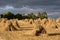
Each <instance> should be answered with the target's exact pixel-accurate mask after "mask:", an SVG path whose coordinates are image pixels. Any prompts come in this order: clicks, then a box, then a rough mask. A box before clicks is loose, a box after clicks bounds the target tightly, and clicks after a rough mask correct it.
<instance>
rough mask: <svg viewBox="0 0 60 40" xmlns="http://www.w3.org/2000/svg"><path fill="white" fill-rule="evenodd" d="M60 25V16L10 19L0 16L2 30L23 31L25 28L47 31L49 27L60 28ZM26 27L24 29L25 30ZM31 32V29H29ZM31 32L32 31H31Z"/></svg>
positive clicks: (0, 28)
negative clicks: (56, 17) (54, 17)
mask: <svg viewBox="0 0 60 40" xmlns="http://www.w3.org/2000/svg"><path fill="white" fill-rule="evenodd" d="M59 27H60V18H58V19H52V18H48V19H42V20H41V19H40V18H39V19H36V20H32V19H24V20H18V19H10V20H8V19H7V18H0V31H22V30H23V29H24V28H25V29H30V30H32V31H31V32H33V31H34V33H35V32H37V33H46V32H47V31H48V30H49V29H58V28H59ZM25 29H24V30H25ZM29 32H30V31H29ZM31 32H30V33H31ZM37 33H36V35H37Z"/></svg>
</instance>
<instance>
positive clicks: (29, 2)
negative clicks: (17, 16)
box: [0, 0, 60, 18]
mask: <svg viewBox="0 0 60 40" xmlns="http://www.w3.org/2000/svg"><path fill="white" fill-rule="evenodd" d="M6 11H11V12H13V13H31V12H34V13H37V12H42V11H46V12H47V13H48V16H49V17H54V18H57V17H60V0H0V13H3V12H6Z"/></svg>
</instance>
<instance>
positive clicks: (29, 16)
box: [0, 12, 48, 20]
mask: <svg viewBox="0 0 60 40" xmlns="http://www.w3.org/2000/svg"><path fill="white" fill-rule="evenodd" d="M0 18H7V19H19V20H21V19H37V18H41V19H44V18H48V16H47V13H46V12H42V13H40V12H38V13H37V14H36V15H35V14H34V13H29V14H26V15H25V14H20V13H17V14H14V13H11V12H5V13H3V14H0Z"/></svg>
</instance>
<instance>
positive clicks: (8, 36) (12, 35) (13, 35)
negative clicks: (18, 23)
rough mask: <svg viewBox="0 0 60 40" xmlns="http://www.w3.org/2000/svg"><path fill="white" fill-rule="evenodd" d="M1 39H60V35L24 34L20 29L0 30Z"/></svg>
mask: <svg viewBox="0 0 60 40" xmlns="http://www.w3.org/2000/svg"><path fill="white" fill-rule="evenodd" d="M0 40H60V35H50V36H49V35H47V34H41V35H40V36H30V35H23V34H21V32H19V31H14V32H13V31H12V32H0Z"/></svg>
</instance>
